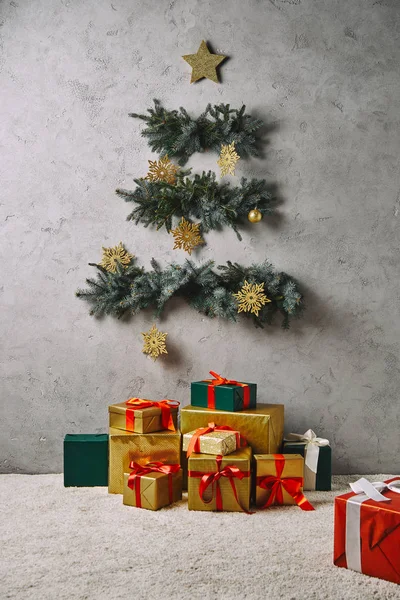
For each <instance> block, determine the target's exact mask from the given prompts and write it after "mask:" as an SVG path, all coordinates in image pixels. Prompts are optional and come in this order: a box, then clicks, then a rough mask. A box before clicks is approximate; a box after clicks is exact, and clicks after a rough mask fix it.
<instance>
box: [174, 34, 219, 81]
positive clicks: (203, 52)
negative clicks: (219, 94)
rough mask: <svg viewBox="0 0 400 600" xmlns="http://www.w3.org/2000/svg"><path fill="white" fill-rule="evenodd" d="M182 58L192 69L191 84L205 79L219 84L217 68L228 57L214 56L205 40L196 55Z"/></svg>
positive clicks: (187, 55)
mask: <svg viewBox="0 0 400 600" xmlns="http://www.w3.org/2000/svg"><path fill="white" fill-rule="evenodd" d="M182 58H183V60H185V61H186V62H187V63H188V64H189V65H190V66H191V67H192V77H191V80H190V83H194V82H195V81H198V80H199V79H203V77H207V79H211V81H214V82H215V83H218V75H217V66H218V65H219V64H220V63H222V61H223V60H225V58H226V56H223V55H222V54H212V53H211V52H210V51H209V49H208V48H207V44H206V43H205V41H204V40H203V41H202V42H201V44H200V47H199V49H198V50H197V53H196V54H185V56H182Z"/></svg>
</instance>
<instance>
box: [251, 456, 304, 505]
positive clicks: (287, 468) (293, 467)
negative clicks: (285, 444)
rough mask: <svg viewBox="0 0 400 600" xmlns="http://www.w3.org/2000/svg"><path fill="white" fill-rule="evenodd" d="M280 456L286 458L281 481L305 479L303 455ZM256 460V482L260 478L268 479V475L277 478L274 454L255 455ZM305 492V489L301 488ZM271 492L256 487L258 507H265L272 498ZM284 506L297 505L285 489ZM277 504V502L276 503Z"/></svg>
mask: <svg viewBox="0 0 400 600" xmlns="http://www.w3.org/2000/svg"><path fill="white" fill-rule="evenodd" d="M279 456H284V457H285V464H284V467H283V471H282V474H281V479H284V478H290V477H301V478H302V479H303V478H304V458H303V457H302V456H301V454H280V455H279ZM254 459H255V461H256V481H258V478H259V477H266V476H267V475H272V476H274V477H275V476H276V474H277V473H276V465H275V455H274V454H255V455H254ZM301 491H303V487H301ZM270 494H271V492H270V490H264V489H263V488H261V487H260V486H259V485H257V486H256V505H257V506H264V505H265V503H266V502H267V501H268V498H269V497H270ZM282 495H283V504H296V502H295V500H294V498H292V496H291V495H290V494H289V493H288V492H287V491H286V490H285V489H284V488H283V486H282ZM274 504H275V502H274Z"/></svg>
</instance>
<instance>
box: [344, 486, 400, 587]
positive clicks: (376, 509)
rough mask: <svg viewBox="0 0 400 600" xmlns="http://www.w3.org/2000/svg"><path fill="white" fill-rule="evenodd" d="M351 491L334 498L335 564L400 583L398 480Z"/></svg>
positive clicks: (399, 499) (399, 496)
mask: <svg viewBox="0 0 400 600" xmlns="http://www.w3.org/2000/svg"><path fill="white" fill-rule="evenodd" d="M392 482H397V483H396V484H392V485H391V483H392ZM351 487H352V489H353V492H350V493H348V494H343V495H342V496H338V497H336V498H335V532H334V557H333V562H334V564H335V565H337V566H338V567H344V568H347V569H352V570H353V571H358V572H359V573H364V574H365V575H370V576H371V577H379V578H380V579H387V580H388V581H393V582H394V583H400V552H399V548H400V477H394V478H393V479H388V480H387V481H385V482H382V483H377V484H372V483H370V482H368V481H367V480H366V479H364V478H362V479H360V480H358V481H357V482H355V483H354V484H351ZM390 488H392V489H390ZM380 491H381V492H382V494H381V493H380ZM355 492H358V493H355ZM360 492H361V493H360ZM372 498H375V499H372Z"/></svg>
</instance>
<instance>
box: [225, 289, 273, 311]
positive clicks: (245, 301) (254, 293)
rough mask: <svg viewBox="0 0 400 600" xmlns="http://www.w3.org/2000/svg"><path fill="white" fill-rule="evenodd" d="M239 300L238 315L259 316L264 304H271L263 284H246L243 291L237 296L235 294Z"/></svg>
mask: <svg viewBox="0 0 400 600" xmlns="http://www.w3.org/2000/svg"><path fill="white" fill-rule="evenodd" d="M233 295H234V296H235V298H237V299H238V304H239V307H238V313H240V312H251V313H253V314H254V315H257V317H258V313H259V312H260V309H261V307H262V306H264V304H267V303H268V302H271V300H270V299H269V298H267V296H266V295H265V294H264V284H263V283H258V284H257V283H248V282H247V281H245V282H244V285H243V287H242V289H241V290H239V291H238V292H237V293H236V294H233Z"/></svg>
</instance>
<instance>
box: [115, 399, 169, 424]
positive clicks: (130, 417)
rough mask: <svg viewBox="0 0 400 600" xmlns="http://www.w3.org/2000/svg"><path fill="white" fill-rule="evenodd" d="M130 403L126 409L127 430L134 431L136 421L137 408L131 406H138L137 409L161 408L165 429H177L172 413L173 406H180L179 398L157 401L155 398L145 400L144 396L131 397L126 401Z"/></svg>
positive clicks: (162, 422)
mask: <svg viewBox="0 0 400 600" xmlns="http://www.w3.org/2000/svg"><path fill="white" fill-rule="evenodd" d="M125 404H127V405H129V408H127V409H126V429H127V431H134V423H135V409H134V408H130V407H131V406H134V407H136V410H142V409H143V408H153V407H156V408H160V409H161V425H162V427H163V429H170V430H171V431H175V425H174V420H173V418H172V415H171V408H172V407H174V408H175V407H177V406H179V402H178V401H177V400H160V401H159V402H155V401H153V400H143V399H142V398H129V400H127V401H126V402H125Z"/></svg>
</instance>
